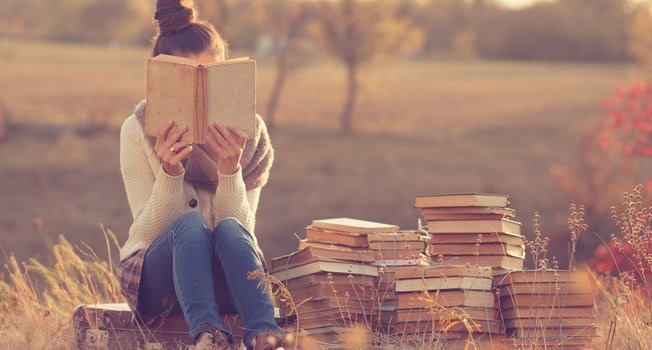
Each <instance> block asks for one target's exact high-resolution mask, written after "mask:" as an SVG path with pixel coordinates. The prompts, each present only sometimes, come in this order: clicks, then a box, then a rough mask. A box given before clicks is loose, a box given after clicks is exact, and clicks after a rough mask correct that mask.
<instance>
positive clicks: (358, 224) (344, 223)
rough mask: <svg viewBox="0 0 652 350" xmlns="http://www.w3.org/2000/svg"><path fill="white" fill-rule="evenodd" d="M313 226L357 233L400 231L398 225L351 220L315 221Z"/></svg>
mask: <svg viewBox="0 0 652 350" xmlns="http://www.w3.org/2000/svg"><path fill="white" fill-rule="evenodd" d="M311 226H312V227H315V228H320V229H325V230H335V231H345V232H355V233H372V232H375V233H394V232H396V231H398V229H399V227H398V226H396V225H391V224H385V223H382V222H374V221H367V220H358V219H351V218H332V219H321V220H313V221H312V225H311Z"/></svg>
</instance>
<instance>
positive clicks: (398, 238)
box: [367, 230, 429, 243]
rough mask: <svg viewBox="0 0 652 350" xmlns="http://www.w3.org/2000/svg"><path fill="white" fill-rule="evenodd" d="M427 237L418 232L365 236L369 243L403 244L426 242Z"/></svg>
mask: <svg viewBox="0 0 652 350" xmlns="http://www.w3.org/2000/svg"><path fill="white" fill-rule="evenodd" d="M428 238H429V235H428V234H426V233H424V232H420V231H407V230H401V231H397V232H396V233H382V232H380V233H377V232H371V233H368V234H367V239H368V240H369V243H371V242H403V241H421V240H425V241H427V240H428Z"/></svg>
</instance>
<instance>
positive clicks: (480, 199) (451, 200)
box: [414, 193, 509, 208]
mask: <svg viewBox="0 0 652 350" xmlns="http://www.w3.org/2000/svg"><path fill="white" fill-rule="evenodd" d="M508 204H509V196H507V195H504V194H488V193H453V194H436V195H424V196H417V197H416V198H415V202H414V206H415V207H416V208H438V207H506V206H507V205H508Z"/></svg>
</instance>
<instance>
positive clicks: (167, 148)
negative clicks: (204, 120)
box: [154, 120, 192, 176]
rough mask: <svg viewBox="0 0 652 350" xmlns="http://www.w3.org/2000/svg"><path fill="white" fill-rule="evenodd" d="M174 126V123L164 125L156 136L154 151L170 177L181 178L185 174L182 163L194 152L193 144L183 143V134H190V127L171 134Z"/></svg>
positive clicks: (178, 129)
mask: <svg viewBox="0 0 652 350" xmlns="http://www.w3.org/2000/svg"><path fill="white" fill-rule="evenodd" d="M173 126H174V122H173V121H171V120H170V121H169V122H167V123H165V125H163V127H162V128H161V130H160V131H159V133H158V135H156V144H155V145H154V151H155V152H156V155H157V156H158V158H159V159H160V160H161V164H162V165H163V170H165V172H166V173H167V174H168V175H170V176H179V175H181V174H183V164H181V162H182V161H183V160H185V159H186V158H188V156H189V155H190V152H191V151H192V144H191V142H188V141H181V137H182V136H183V134H185V133H186V132H188V127H186V126H184V127H183V128H177V130H176V131H175V132H173V133H172V134H170V130H172V127H173Z"/></svg>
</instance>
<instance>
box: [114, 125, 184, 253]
mask: <svg viewBox="0 0 652 350" xmlns="http://www.w3.org/2000/svg"><path fill="white" fill-rule="evenodd" d="M148 152H153V150H152V149H151V147H150V146H149V143H148V142H147V140H146V139H145V135H144V133H143V130H142V127H141V126H140V125H139V124H138V121H137V120H136V119H135V118H130V119H128V120H127V121H126V122H125V123H124V124H123V126H122V129H121V131H120V171H121V173H122V178H123V181H124V184H125V189H126V191H127V200H128V202H129V207H130V208H131V214H132V216H133V218H134V222H133V224H132V226H131V229H130V230H129V236H130V237H129V239H130V240H134V241H140V242H143V243H144V244H146V245H148V244H149V243H151V242H152V241H153V240H154V239H155V238H156V237H157V236H158V235H159V234H161V233H162V232H163V230H165V229H166V228H167V227H168V226H169V225H170V224H171V223H172V222H173V221H174V220H175V219H176V218H177V217H178V216H179V215H181V214H182V213H183V209H184V197H183V174H181V175H179V176H170V175H168V174H167V173H166V172H165V171H164V170H163V167H162V166H161V165H159V166H158V167H155V168H153V167H152V166H150V163H149V161H148Z"/></svg>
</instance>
